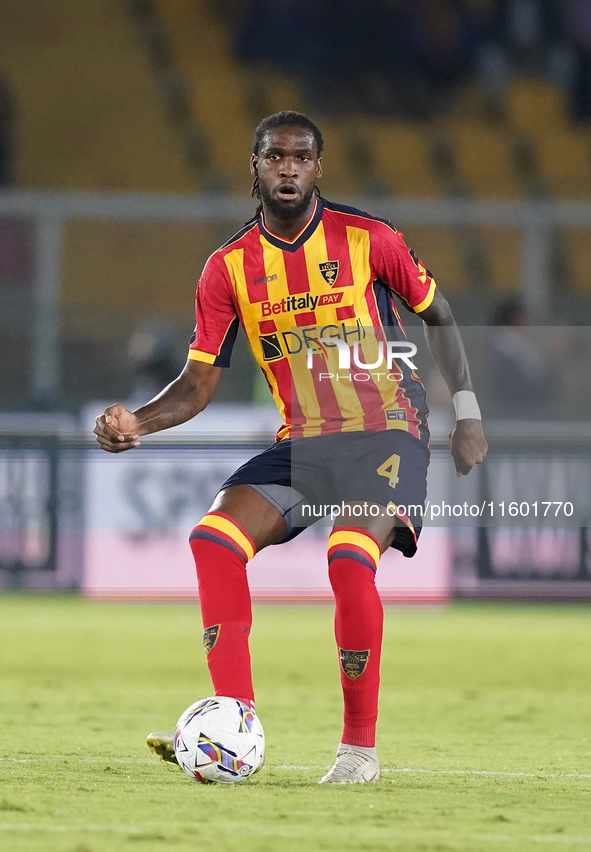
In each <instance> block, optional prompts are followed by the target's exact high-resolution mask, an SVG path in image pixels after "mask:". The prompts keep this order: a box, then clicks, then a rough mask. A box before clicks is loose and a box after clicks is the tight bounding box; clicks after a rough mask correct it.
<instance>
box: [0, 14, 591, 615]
mask: <svg viewBox="0 0 591 852" xmlns="http://www.w3.org/2000/svg"><path fill="white" fill-rule="evenodd" d="M286 108H287V109H300V110H303V111H305V112H307V113H309V114H310V115H311V116H312V118H313V119H314V120H315V121H316V122H317V123H318V124H319V126H320V127H321V129H322V132H323V134H324V136H325V141H326V157H325V177H324V178H323V179H322V184H321V188H322V192H323V194H324V195H326V196H327V197H329V198H333V199H334V200H339V201H345V202H351V203H353V204H355V205H356V206H360V207H363V208H365V209H369V210H371V211H372V212H374V213H376V214H378V215H383V216H386V217H388V218H390V219H392V221H393V222H394V224H396V225H397V227H399V228H400V229H401V230H402V231H403V232H404V233H405V237H406V240H407V242H408V243H409V245H411V246H412V247H413V248H414V250H415V251H416V253H417V254H418V255H419V256H420V257H422V258H423V259H424V261H425V262H426V263H427V264H428V266H429V267H430V268H431V269H432V270H433V272H434V274H435V277H436V279H437V280H438V282H439V283H440V284H441V285H442V287H443V288H444V290H445V292H446V294H448V296H449V298H450V301H451V303H452V307H453V309H454V312H455V314H456V317H457V318H458V321H459V322H460V323H461V324H462V325H463V326H464V327H465V328H466V330H469V329H470V328H471V327H474V330H475V333H474V334H473V335H472V338H471V341H472V342H471V345H470V346H469V348H470V350H471V357H472V359H473V362H474V365H475V372H476V374H477V379H478V381H477V389H478V391H479V395H480V396H481V398H482V400H483V407H484V411H485V414H487V415H488V418H489V434H490V436H491V447H492V456H493V458H496V459H497V460H500V462H501V463H502V464H506V463H508V464H509V465H510V467H511V469H512V470H513V471H514V472H516V473H515V478H516V479H517V480H518V483H519V485H520V486H522V485H523V482H524V481H529V482H530V483H532V485H531V490H530V491H529V492H527V495H526V496H522V498H520V499H523V500H526V499H527V500H528V501H531V500H533V499H540V500H559V501H567V500H569V501H573V502H574V503H575V504H577V513H576V519H575V520H576V523H575V521H573V522H572V525H571V526H570V527H568V528H567V527H561V526H555V527H548V528H544V529H540V528H530V529H525V528H515V529H512V530H506V529H505V530H500V531H499V530H495V529H491V528H489V529H486V528H480V529H474V528H459V529H455V530H453V531H446V530H445V529H441V528H440V529H434V530H430V531H428V534H426V535H425V539H424V546H423V548H422V552H423V554H424V555H423V556H422V558H421V560H419V564H418V565H416V564H415V565H414V566H413V569H412V571H411V569H410V568H407V567H406V566H404V565H402V563H401V561H395V563H392V565H390V564H388V567H387V568H386V569H384V574H385V576H384V588H383V591H384V594H385V597H386V598H387V599H390V600H402V601H440V600H444V599H447V598H448V597H449V596H450V595H453V594H455V595H460V596H461V595H464V596H501V597H528V596H531V597H544V598H547V597H551V598H552V597H556V598H563V599H564V598H566V599H572V598H578V599H581V598H588V597H590V596H591V582H590V581H591V558H590V557H589V535H588V529H587V527H588V525H589V523H591V521H589V516H590V514H591V510H590V509H589V499H590V497H589V491H590V489H589V487H588V484H589V481H590V478H589V473H590V472H591V469H590V468H589V457H590V453H589V447H590V446H591V444H590V441H589V438H590V437H591V430H590V429H589V415H590V410H591V392H590V391H591V389H590V388H589V380H590V379H589V370H588V366H587V365H588V355H589V353H590V349H591V338H590V336H589V334H588V328H587V327H588V326H589V322H590V320H591V0H554V2H553V1H552V0H412V2H411V0H364V2H363V3H358V2H354V0H298V2H297V3H295V2H293V0H274V2H273V3H271V2H269V0H62V2H60V3H53V4H48V3H46V2H43V0H5V2H3V3H2V4H0V382H1V387H2V394H1V396H0V430H1V437H0V514H1V518H2V520H1V521H0V587H4V588H83V589H85V590H86V591H87V592H88V593H89V594H96V595H102V596H124V597H125V596H127V597H138V596H146V597H157V598H158V597H184V596H188V595H191V594H194V580H193V572H192V568H191V566H190V565H189V564H188V561H187V558H188V548H187V547H186V545H185V538H186V533H187V531H188V530H189V529H190V528H191V526H192V525H193V524H194V523H195V522H196V520H198V519H199V517H200V512H202V511H204V510H205V509H206V508H207V505H208V501H209V499H210V498H211V496H213V494H214V493H215V487H216V484H219V483H220V482H221V481H222V479H223V476H224V474H225V472H226V471H227V469H228V468H231V467H233V466H235V465H236V464H237V462H238V460H240V459H241V458H244V457H245V455H248V453H249V452H252V451H253V448H254V447H255V446H257V445H260V444H261V443H262V442H263V438H262V437H261V436H262V435H268V434H270V433H272V432H273V430H274V428H275V427H276V426H277V417H276V415H275V414H274V413H273V410H272V409H271V408H270V404H271V400H270V398H269V397H268V394H267V391H266V388H264V387H262V386H261V383H260V382H259V379H258V378H257V375H256V370H255V365H254V362H253V360H252V358H251V356H250V354H249V352H248V350H247V348H246V346H245V344H244V341H243V340H240V341H239V343H238V346H237V349H236V351H235V356H234V360H233V366H232V368H231V369H230V370H229V371H228V374H227V376H225V379H224V382H223V383H222V386H221V391H220V393H219V395H218V403H216V405H214V406H212V407H211V409H209V410H208V412H207V414H206V415H204V416H203V418H201V419H199V422H198V423H196V424H191V425H190V427H189V428H188V429H185V430H180V431H177V432H174V433H171V435H170V437H166V436H164V437H161V438H159V439H158V440H156V441H155V442H154V452H152V450H151V449H149V448H148V449H147V450H142V451H141V452H142V453H143V455H139V454H138V455H137V456H136V458H134V459H129V458H128V457H127V456H126V457H125V459H122V458H119V459H118V460H114V459H109V458H107V459H105V458H102V457H99V456H100V454H99V453H98V451H96V450H95V449H93V448H92V445H91V442H90V439H89V438H88V437H87V436H88V433H89V429H90V427H91V424H92V421H93V419H94V416H95V415H96V414H97V413H99V412H100V411H101V410H102V408H103V407H104V404H105V403H110V402H113V401H115V400H117V399H121V400H124V401H125V400H132V401H133V402H135V403H136V404H141V403H142V402H144V401H146V400H147V399H148V398H150V396H151V395H152V393H153V392H155V391H156V390H159V389H160V388H161V387H162V386H163V384H165V383H166V382H167V381H169V380H170V379H172V378H173V377H174V376H175V375H176V373H177V371H178V370H179V368H180V367H181V366H182V364H183V362H184V357H185V351H186V345H187V340H188V338H189V335H190V333H191V331H192V327H193V299H194V289H195V283H196V280H197V277H198V274H199V271H200V269H201V267H202V266H203V263H204V261H205V260H206V258H207V256H208V255H209V254H210V253H211V251H213V250H214V249H215V248H217V246H219V245H220V244H221V243H222V242H224V241H225V240H226V239H227V238H228V236H229V235H230V234H232V233H233V232H234V231H235V230H236V228H237V227H238V226H239V225H240V224H241V223H242V222H243V221H244V220H245V219H246V218H248V216H249V215H251V212H252V210H253V208H254V204H253V201H252V200H251V199H250V188H251V180H250V175H249V172H248V168H247V165H248V155H249V151H250V143H251V138H252V131H253V128H254V126H255V125H256V124H257V123H258V121H260V119H261V118H263V117H264V116H265V115H267V114H269V113H271V112H275V111H277V110H279V109H286ZM410 322H411V325H412V320H410ZM549 327H550V331H548V328H549ZM495 329H497V331H495ZM540 329H541V330H542V331H543V333H542V334H539V335H537V336H536V334H535V333H534V330H538V331H539V330H540ZM495 335H496V336H495ZM467 337H468V338H470V334H469V333H468V335H467ZM501 344H505V345H504V348H503V346H502V345H501ZM495 346H497V349H499V348H503V351H504V352H507V351H508V350H511V351H512V352H513V358H508V360H507V363H506V364H505V373H504V375H503V376H501V378H500V379H499V376H498V375H495V372H494V370H491V368H490V364H489V362H488V361H487V360H486V357H485V356H484V355H483V352H484V351H485V350H486V351H491V352H494V350H495ZM524 362H527V365H528V366H527V369H523V371H522V373H521V374H519V375H517V377H516V378H515V380H514V382H513V384H511V385H510V387H509V386H508V385H507V382H506V381H505V379H506V377H507V375H508V373H509V372H511V374H512V375H513V376H514V377H515V376H516V374H517V373H518V372H519V369H518V364H523V363H524ZM497 366H498V359H497ZM424 369H425V370H426V373H424V374H423V375H426V378H427V381H428V385H429V390H430V398H431V400H432V402H433V407H434V417H433V426H434V428H435V432H436V434H439V432H441V433H442V434H444V433H445V430H446V425H447V418H448V417H449V401H448V400H447V399H446V396H445V394H444V393H442V392H441V389H440V384H439V383H438V381H437V379H436V378H434V377H433V376H431V375H430V367H429V365H428V364H427V365H426V366H425V368H424ZM195 430H198V431H195ZM230 432H232V433H233V437H234V439H237V443H236V445H235V446H233V447H230V448H228V449H225V448H224V447H227V446H228V444H227V441H226V440H225V438H224V435H225V434H227V433H230ZM85 436H86V437H85ZM443 443H444V442H443V440H439V439H438V438H437V439H436V440H435V442H434V445H435V448H436V453H437V452H438V449H437V448H438V447H443ZM442 452H443V450H442ZM140 462H141V463H140ZM519 465H521V467H519ZM440 467H441V470H444V469H445V470H444V473H442V474H441V475H442V476H444V478H445V477H447V479H445V482H446V483H447V484H446V485H445V487H444V493H445V494H446V495H447V496H449V497H450V499H451V497H454V495H455V499H457V500H459V501H461V502H463V500H464V499H466V496H467V495H468V496H470V498H471V499H472V498H473V499H474V501H476V502H479V501H480V500H481V499H485V498H486V499H488V498H490V495H491V488H492V487H493V485H491V481H490V480H491V477H492V474H490V475H487V474H483V473H481V472H479V473H478V474H473V475H472V477H471V478H470V480H468V485H464V484H461V485H457V484H454V482H453V480H452V479H451V478H450V477H449V476H448V474H449V464H448V463H446V462H444V461H443V460H442V461H441V463H440ZM492 469H493V468H492V467H491V470H492ZM503 469H506V468H503ZM438 470H439V469H438V468H437V465H434V471H435V473H434V476H435V477H436V478H437V476H439V473H438ZM487 477H488V478H487ZM503 487H507V486H503ZM511 487H513V485H511ZM461 488H464V489H468V491H466V490H464V491H462V490H461ZM515 488H517V485H515ZM454 489H460V490H459V491H457V490H454ZM493 490H494V489H493ZM503 493H505V492H503ZM510 499H517V497H515V498H514V497H513V496H511V497H510ZM577 501H578V502H577ZM555 523H556V522H555ZM323 534H324V531H322V530H321V531H319V532H316V533H313V534H311V535H310V536H308V537H307V538H306V539H305V540H303V542H301V543H300V544H299V545H298V547H299V548H300V549H299V550H298V549H297V548H295V545H294V548H295V549H294V550H293V552H290V551H288V549H287V548H286V549H283V550H282V551H281V556H279V553H278V552H277V556H278V557H279V558H278V559H277V560H275V555H276V554H275V553H272V554H270V555H268V556H266V557H265V554H262V555H261V559H262V557H265V558H266V559H267V562H266V563H265V562H264V559H263V561H262V562H260V561H259V563H256V564H257V565H259V566H260V567H253V577H254V587H255V591H257V594H258V596H259V597H263V598H266V597H271V598H277V597H282V598H288V599H300V598H306V599H310V598H320V599H323V598H324V597H326V596H327V595H328V589H327V586H326V581H325V579H324V578H323V576H321V574H322V572H323V570H324V569H323V564H324V563H323V558H324V557H323V554H321V552H320V545H321V544H322V547H323V546H324V545H323V539H322V536H323ZM314 554H316V558H317V562H318V569H317V572H316V574H310V573H306V570H304V569H303V567H302V566H303V565H304V564H305V565H306V566H308V565H309V564H310V560H312V562H313V561H314V559H313V555H314ZM275 561H277V564H279V563H281V566H282V567H281V579H277V572H278V569H276V568H275V564H274V563H275ZM384 561H386V560H384ZM414 562H415V560H413V563H414ZM106 565H110V566H111V571H110V573H109V572H108V571H106V570H105V566H106ZM174 566H177V567H174ZM257 571H259V575H257V574H256V572H257ZM388 572H389V573H388Z"/></svg>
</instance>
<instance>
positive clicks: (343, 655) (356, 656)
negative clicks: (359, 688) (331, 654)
mask: <svg viewBox="0 0 591 852" xmlns="http://www.w3.org/2000/svg"><path fill="white" fill-rule="evenodd" d="M339 658H340V661H341V668H342V670H343V672H344V674H345V675H346V676H347V677H348V678H349V680H355V678H358V677H359V675H362V674H363V672H364V671H365V668H366V666H367V661H368V660H369V651H344V650H343V649H342V648H339Z"/></svg>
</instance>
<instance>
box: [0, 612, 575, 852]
mask: <svg viewBox="0 0 591 852" xmlns="http://www.w3.org/2000/svg"><path fill="white" fill-rule="evenodd" d="M589 616H590V609H589V608H588V607H585V606H558V605H557V606H549V605H548V606H546V605H544V606H542V605H530V606H524V605H485V604H480V605H477V604H471V605H459V604H456V605H453V606H451V607H449V608H442V609H422V610H421V609H396V608H391V609H387V611H386V633H385V647H384V664H383V671H382V696H381V715H380V723H379V731H378V734H379V741H378V746H379V754H380V757H381V760H382V764H383V767H384V769H385V772H384V778H383V780H382V782H381V783H380V784H379V785H366V786H358V785H352V786H349V787H318V786H317V781H318V779H319V778H320V777H321V775H322V774H323V772H324V771H325V769H326V767H328V766H329V765H330V764H331V763H332V757H333V754H334V749H335V747H336V744H337V742H338V738H339V734H340V718H341V698H340V685H339V681H338V668H337V663H336V651H335V648H334V646H333V639H332V612H331V610H330V608H329V607H320V606H319V607H287V606H286V607H271V606H259V607H256V609H255V624H254V628H253V633H252V651H253V659H254V674H255V681H256V685H257V698H258V702H257V707H258V711H259V714H260V716H261V719H262V721H263V724H264V726H265V732H266V736H267V765H266V767H265V768H264V770H263V772H261V773H259V774H258V775H256V776H255V777H254V778H253V779H250V780H249V781H247V782H245V783H243V784H241V785H237V786H235V787H234V786H231V787H223V786H216V785H211V786H202V785H200V784H196V783H193V782H192V781H191V780H190V779H188V778H187V777H186V776H184V775H183V774H182V773H181V772H180V771H179V770H178V769H177V768H176V767H174V766H168V765H164V764H161V763H159V762H158V761H157V760H156V759H155V758H153V757H152V756H151V755H150V753H149V752H148V750H147V749H146V747H145V745H144V738H145V735H146V734H147V733H148V732H149V731H151V730H154V729H156V730H158V729H166V728H170V727H171V726H172V725H173V724H174V722H175V721H176V719H177V717H178V716H179V714H180V713H181V711H182V710H184V709H185V707H186V706H188V705H189V704H191V703H192V702H193V701H195V700H196V699H197V698H202V697H206V696H208V695H209V694H210V692H211V689H210V686H209V680H208V676H207V672H206V666H205V662H204V656H203V652H202V649H201V647H200V633H201V629H200V619H199V612H198V609H197V607H193V606H190V605H180V604H178V605H158V604H107V603H97V602H91V601H85V600H82V599H79V598H75V597H43V596H20V595H4V596H2V597H0V670H1V673H2V674H1V680H0V732H1V740H0V743H1V745H0V850H2V852H33V850H34V852H159V851H160V850H171V852H189V850H191V851H192V850H199V852H205V850H207V852H209V851H210V850H211V852H218V850H219V852H316V850H327V852H333V850H334V852H337V850H339V852H349V850H350V852H361V850H364V851H365V850H367V852H370V850H372V852H373V850H388V851H389V850H394V852H397V850H400V852H419V850H462V852H480V850H499V849H500V850H515V852H528V850H533V849H540V848H542V849H556V850H569V849H573V850H574V849H578V850H580V849H582V848H585V846H591V749H590V743H591V618H590V617H589Z"/></svg>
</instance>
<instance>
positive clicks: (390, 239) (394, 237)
mask: <svg viewBox="0 0 591 852" xmlns="http://www.w3.org/2000/svg"><path fill="white" fill-rule="evenodd" d="M434 292H435V281H434V280H433V277H432V276H431V274H430V272H429V271H428V270H427V269H426V268H425V267H424V266H423V264H422V263H421V262H420V261H419V260H418V258H417V257H416V256H415V255H414V253H413V252H412V251H410V250H409V249H408V248H407V246H406V245H405V243H404V241H403V238H402V235H401V234H400V233H399V232H398V231H396V229H395V228H394V227H393V226H392V225H391V224H390V223H389V222H386V221H384V220H382V219H377V218H376V217H374V216H370V215H369V214H368V213H364V212H362V211H360V210H356V209H355V208H353V207H345V206H343V205H340V204H333V203H332V202H328V201H326V200H324V199H322V198H319V199H318V200H317V202H316V205H315V208H314V212H313V214H312V216H311V218H310V220H309V221H308V223H307V225H306V226H305V228H304V229H303V230H302V231H301V233H300V234H299V235H298V236H297V237H296V238H295V239H294V240H292V241H286V240H283V239H281V238H280V237H277V236H276V235H275V234H272V233H271V232H270V231H269V230H267V228H266V226H265V222H264V218H263V216H260V217H259V218H258V220H256V221H253V222H251V223H249V224H247V225H246V226H245V227H244V228H243V229H242V230H241V231H239V232H238V233H237V234H236V235H235V236H234V237H232V239H231V240H229V241H228V242H227V243H226V244H225V245H224V246H222V247H221V248H220V249H218V251H216V252H214V254H213V255H212V256H211V257H210V258H209V260H208V261H207V263H206V265H205V269H204V270H203V274H202V275H201V278H200V280H199V284H198V286H197V298H196V315H197V325H196V329H195V334H194V336H193V339H192V342H191V344H190V349H189V358H191V359H195V360H197V361H204V362H205V363H207V364H214V365H217V366H221V367H227V366H229V364H230V355H231V351H232V346H233V344H234V340H235V338H236V332H237V329H238V323H239V322H240V323H241V324H242V325H243V327H244V330H245V332H246V335H247V337H248V340H249V343H250V346H251V348H252V351H253V354H254V357H255V359H256V360H257V362H258V364H259V366H260V368H261V370H262V371H263V374H264V376H265V378H266V380H267V382H268V385H269V388H270V390H271V393H272V395H273V398H274V400H275V402H276V404H277V407H278V408H279V411H280V413H281V416H282V417H283V426H282V427H281V428H280V430H279V432H278V435H277V439H278V440H281V439H282V438H286V437H294V438H295V437H308V436H313V435H322V434H328V433H333V432H347V431H364V430H368V431H381V430H383V429H404V430H405V431H408V432H410V433H411V434H413V435H415V436H416V437H426V436H427V429H426V426H427V419H426V418H427V405H426V399H425V390H424V387H423V385H422V383H421V382H420V379H419V378H418V376H417V374H416V372H415V371H414V370H413V369H411V367H410V366H408V365H407V364H405V363H404V362H399V361H396V362H393V363H394V365H395V366H393V368H392V369H390V370H388V369H387V367H386V363H385V361H384V363H383V364H382V368H380V352H383V351H385V349H380V348H379V347H380V346H381V345H382V344H380V341H384V344H383V345H384V347H385V346H386V343H385V341H387V340H397V341H405V340H406V335H405V333H404V329H403V327H402V323H401V321H400V317H399V315H398V312H397V310H396V306H395V304H394V299H393V294H394V293H396V294H397V295H398V296H400V297H401V298H402V299H403V300H404V301H405V302H406V304H407V305H408V306H409V308H411V309H412V310H414V311H416V312H419V311H422V310H425V309H426V308H427V307H428V306H429V305H430V304H431V301H432V299H433V295H434ZM327 338H331V339H335V338H339V339H340V340H343V341H345V342H346V343H347V345H348V346H349V347H351V349H352V350H353V348H354V349H355V361H354V362H353V361H352V362H351V363H352V364H353V363H354V364H359V365H361V366H359V367H357V366H354V367H353V368H352V369H351V370H350V371H349V373H348V374H347V371H343V369H341V368H340V367H339V361H338V351H337V350H338V349H339V345H338V344H333V345H331V344H326V343H324V344H322V343H316V342H315V341H318V340H320V339H322V340H324V341H326V340H327ZM355 343H357V346H356V347H354V344H355ZM310 349H311V350H312V352H313V353H314V352H315V353H316V354H313V355H312V357H310V352H309V350H310ZM364 365H367V369H365V370H364V369H363V367H364ZM370 367H371V368H372V369H370Z"/></svg>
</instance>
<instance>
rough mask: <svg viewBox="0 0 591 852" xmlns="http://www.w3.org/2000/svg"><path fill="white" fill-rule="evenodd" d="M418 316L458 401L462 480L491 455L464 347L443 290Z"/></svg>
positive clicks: (456, 444) (455, 442)
mask: <svg viewBox="0 0 591 852" xmlns="http://www.w3.org/2000/svg"><path fill="white" fill-rule="evenodd" d="M417 316H419V317H420V318H421V319H422V320H423V322H424V323H425V337H426V339H427V346H428V347H429V351H430V352H431V355H432V356H433V359H434V361H435V363H436V364H437V366H438V367H439V369H440V371H441V374H442V376H443V378H444V379H445V382H446V384H447V386H448V388H449V390H450V393H451V395H452V397H453V400H454V407H455V409H456V425H455V428H454V430H453V432H452V433H451V454H452V457H453V460H454V462H455V466H456V471H457V474H456V475H457V476H462V475H465V474H467V473H470V471H471V470H472V468H473V467H474V465H475V464H480V463H481V462H483V461H484V459H485V458H486V453H487V451H488V444H487V442H486V438H485V436H484V430H483V428H482V420H481V419H480V410H479V408H478V403H477V401H476V396H475V395H474V392H473V389H472V380H471V378H470V370H469V367H468V359H467V357H466V352H465V350H464V344H463V342H462V338H461V336H460V330H459V329H458V326H457V324H456V321H455V319H454V316H453V314H452V310H451V308H450V306H449V303H448V301H447V299H446V298H445V297H444V296H443V294H442V293H441V290H440V289H439V287H436V288H435V292H434V294H433V299H432V300H431V303H430V304H429V306H428V307H427V308H425V309H424V310H422V311H417ZM462 392H466V393H462ZM456 395H457V396H456Z"/></svg>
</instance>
